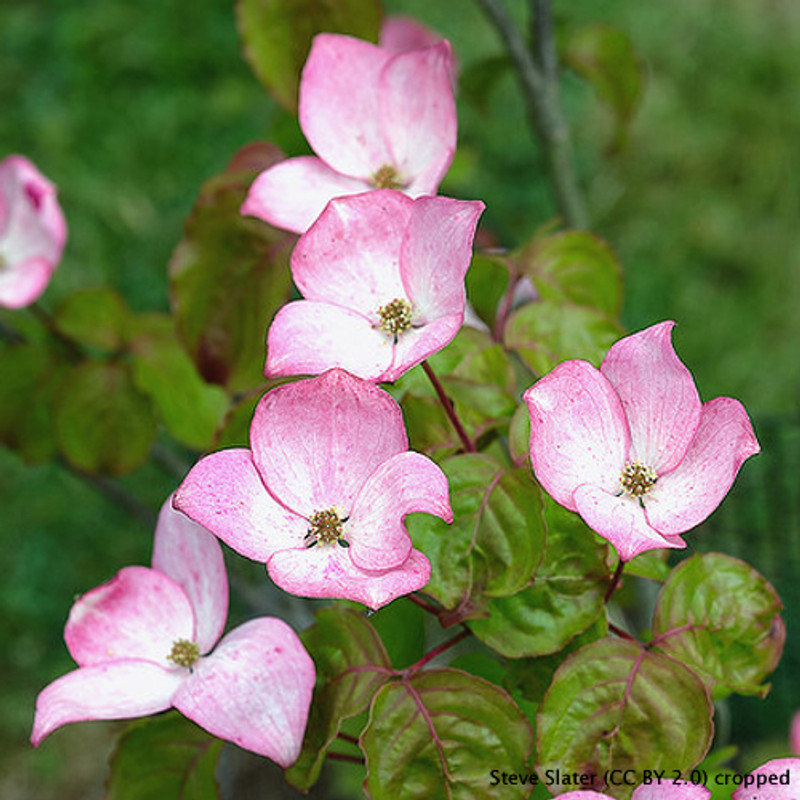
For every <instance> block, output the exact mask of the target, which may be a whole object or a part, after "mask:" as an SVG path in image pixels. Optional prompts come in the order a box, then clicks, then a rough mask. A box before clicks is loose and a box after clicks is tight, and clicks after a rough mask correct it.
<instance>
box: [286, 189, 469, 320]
mask: <svg viewBox="0 0 800 800" xmlns="http://www.w3.org/2000/svg"><path fill="white" fill-rule="evenodd" d="M414 210H415V203H414V201H413V200H411V199H410V198H408V197H406V196H405V195H404V194H403V193H402V192H396V191H392V190H391V189H382V190H376V191H374V192H368V193H366V194H359V195H352V196H350V197H341V198H338V199H336V200H332V201H331V202H330V203H329V204H328V206H327V207H326V208H325V210H324V211H323V212H322V214H321V215H320V217H319V219H318V220H317V221H316V222H315V223H314V225H312V226H311V228H310V229H309V230H308V231H307V232H306V233H305V235H304V236H302V237H301V238H300V241H299V242H298V243H297V246H296V247H295V249H294V251H293V252H292V277H293V278H294V282H295V283H296V284H297V288H298V289H300V291H301V292H302V293H303V297H305V298H306V300H317V301H320V302H324V303H333V304H335V305H338V306H342V307H344V308H349V309H351V310H353V311H358V312H360V313H361V314H363V315H364V316H365V317H367V318H368V319H370V320H371V321H373V322H378V321H379V317H378V314H377V311H378V308H380V307H381V306H383V305H385V304H386V303H388V302H391V301H392V300H394V299H408V298H407V297H406V290H405V288H404V285H403V281H402V279H401V277H400V259H401V255H400V251H401V247H402V243H403V239H404V237H405V236H406V235H407V234H406V232H407V230H408V228H409V225H410V222H411V219H412V215H413V213H414ZM462 283H463V280H462Z"/></svg>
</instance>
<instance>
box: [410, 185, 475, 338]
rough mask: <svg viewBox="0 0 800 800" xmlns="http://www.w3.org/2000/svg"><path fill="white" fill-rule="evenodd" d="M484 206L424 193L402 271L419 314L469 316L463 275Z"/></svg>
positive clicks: (423, 318)
mask: <svg viewBox="0 0 800 800" xmlns="http://www.w3.org/2000/svg"><path fill="white" fill-rule="evenodd" d="M484 208H485V206H484V204H483V203H481V202H480V201H478V200H452V199H450V198H447V197H420V198H418V199H417V200H416V201H414V207H413V209H414V210H413V215H412V216H411V220H410V223H409V225H408V229H407V231H406V234H405V236H404V238H403V244H402V251H401V253H400V274H401V276H402V280H403V285H404V287H405V290H406V292H407V296H408V298H409V299H410V300H411V303H412V305H413V308H414V317H415V319H416V320H419V321H420V322H427V321H432V320H434V319H436V318H438V317H441V316H444V315H449V314H460V315H462V318H463V314H464V306H465V305H466V297H467V296H466V289H465V287H464V279H465V277H466V274H467V270H468V269H469V265H470V262H471V260H472V241H473V239H474V237H475V228H476V227H477V225H478V219H479V217H480V215H481V214H482V213H483V209H484Z"/></svg>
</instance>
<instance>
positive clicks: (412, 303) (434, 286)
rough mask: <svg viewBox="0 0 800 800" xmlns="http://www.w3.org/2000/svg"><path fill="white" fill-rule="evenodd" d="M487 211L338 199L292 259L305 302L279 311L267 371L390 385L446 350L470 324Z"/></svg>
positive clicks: (444, 203)
mask: <svg viewBox="0 0 800 800" xmlns="http://www.w3.org/2000/svg"><path fill="white" fill-rule="evenodd" d="M483 208H484V205H483V203H481V202H479V201H463V200H452V199H450V198H446V197H420V198H418V199H416V200H412V199H410V198H409V197H406V196H405V195H404V194H401V193H400V192H395V191H392V190H389V189H384V190H381V191H374V192H369V193H367V194H361V195H356V196H353V197H341V198H338V199H336V200H332V201H331V202H330V203H329V204H328V206H327V207H326V209H325V211H323V213H322V214H321V215H320V217H319V219H318V220H317V221H316V222H315V223H314V224H313V225H312V226H311V228H309V230H308V231H307V232H306V233H305V234H304V235H303V236H302V237H301V238H300V241H299V242H298V243H297V246H296V247H295V249H294V251H293V253H292V276H293V277H294V282H295V284H296V285H297V287H298V288H299V289H300V291H301V292H302V294H303V296H304V298H305V299H304V300H298V301H295V302H292V303H288V304H287V305H285V306H283V308H281V309H280V311H279V312H278V313H277V314H276V315H275V319H274V320H273V322H272V326H271V327H270V330H269V336H268V340H267V363H266V367H265V374H266V375H267V376H268V377H275V376H279V375H302V374H312V375H313V374H317V373H320V372H323V371H324V370H326V369H330V368H331V367H342V368H343V369H346V370H348V372H351V373H352V374H353V375H357V376H358V377H360V378H365V379H368V380H373V381H394V380H396V379H397V378H399V377H400V375H402V374H403V373H404V372H406V371H407V370H409V369H411V367H413V366H414V365H415V364H419V363H420V362H421V361H423V360H424V359H425V358H427V357H428V356H429V355H431V353H435V352H436V351H438V350H441V349H442V348H443V347H444V346H445V345H446V344H448V343H449V342H450V341H451V340H452V339H453V337H454V336H455V335H456V333H457V332H458V329H459V328H460V327H461V324H462V322H463V321H464V307H465V305H466V290H465V288H464V277H465V275H466V272H467V269H468V268H469V264H470V260H471V257H472V239H473V237H474V235H475V227H476V225H477V223H478V217H479V216H480V215H481V213H482V211H483Z"/></svg>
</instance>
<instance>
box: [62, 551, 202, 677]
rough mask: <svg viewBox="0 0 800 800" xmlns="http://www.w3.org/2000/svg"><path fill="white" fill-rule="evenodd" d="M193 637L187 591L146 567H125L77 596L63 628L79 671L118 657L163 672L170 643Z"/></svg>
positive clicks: (193, 621)
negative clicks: (143, 662) (152, 664)
mask: <svg viewBox="0 0 800 800" xmlns="http://www.w3.org/2000/svg"><path fill="white" fill-rule="evenodd" d="M194 637H195V619H194V610H193V609H192V606H191V604H190V603H189V599H188V598H187V596H186V592H184V591H183V589H182V588H181V587H180V586H179V585H178V584H177V583H176V582H175V581H173V580H172V578H168V577H167V576H166V575H162V574H161V573H160V572H157V571H156V570H154V569H148V568H147V567H125V568H124V569H121V570H120V571H119V572H118V573H117V575H116V576H115V577H114V578H112V580H110V581H108V583H104V584H103V585H102V586H98V587H97V588H96V589H92V590H91V591H90V592H87V593H86V594H85V595H83V596H82V597H80V598H79V599H78V600H77V601H76V602H75V604H74V605H73V606H72V610H71V611H70V614H69V619H68V620H67V625H66V627H65V629H64V641H65V642H66V643H67V648H68V649H69V652H70V654H71V655H72V657H73V658H74V659H75V661H77V662H78V664H79V665H80V666H82V667H83V666H88V665H91V664H98V663H100V662H103V661H110V660H112V659H119V658H143V659H147V660H148V661H153V662H155V663H157V664H161V665H162V666H165V667H168V666H170V662H169V661H168V660H167V656H168V655H169V654H170V652H171V651H172V645H173V643H174V642H175V640H176V639H188V640H189V641H193V640H194Z"/></svg>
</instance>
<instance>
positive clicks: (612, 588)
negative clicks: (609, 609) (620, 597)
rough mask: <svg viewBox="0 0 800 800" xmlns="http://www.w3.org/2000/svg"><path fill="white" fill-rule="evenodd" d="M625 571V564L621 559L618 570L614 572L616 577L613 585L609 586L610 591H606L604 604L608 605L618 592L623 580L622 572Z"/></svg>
mask: <svg viewBox="0 0 800 800" xmlns="http://www.w3.org/2000/svg"><path fill="white" fill-rule="evenodd" d="M624 569H625V562H624V561H623V560H622V559H620V560H619V562H618V563H617V568H616V570H614V575H613V577H612V578H611V583H609V584H608V589H606V593H605V595H604V596H603V603H604V604H605V603H608V601H609V600H610V599H611V595H613V594H614V592H616V591H617V587H618V586H619V582H620V581H621V580H622V570H624Z"/></svg>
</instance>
